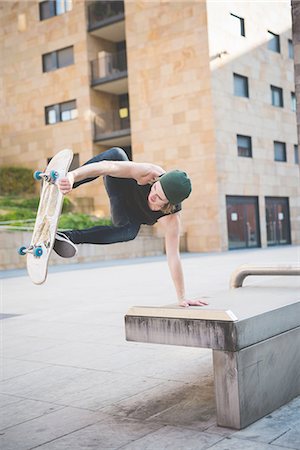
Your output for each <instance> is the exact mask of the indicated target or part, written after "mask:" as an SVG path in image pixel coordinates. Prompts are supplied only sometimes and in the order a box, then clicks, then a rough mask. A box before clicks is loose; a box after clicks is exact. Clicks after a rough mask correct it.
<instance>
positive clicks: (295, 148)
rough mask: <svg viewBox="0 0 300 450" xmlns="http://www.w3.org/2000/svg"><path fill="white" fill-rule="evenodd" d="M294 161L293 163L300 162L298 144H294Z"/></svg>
mask: <svg viewBox="0 0 300 450" xmlns="http://www.w3.org/2000/svg"><path fill="white" fill-rule="evenodd" d="M294 161H295V164H298V165H299V164H300V155H299V146H298V144H294Z"/></svg>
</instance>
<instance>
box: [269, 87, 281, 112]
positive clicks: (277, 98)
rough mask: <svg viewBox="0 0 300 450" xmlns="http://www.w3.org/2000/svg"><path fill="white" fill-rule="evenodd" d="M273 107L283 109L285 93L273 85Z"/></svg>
mask: <svg viewBox="0 0 300 450" xmlns="http://www.w3.org/2000/svg"><path fill="white" fill-rule="evenodd" d="M271 97H272V105H273V106H277V107H279V108H283V92H282V88H280V87H277V86H272V85H271Z"/></svg>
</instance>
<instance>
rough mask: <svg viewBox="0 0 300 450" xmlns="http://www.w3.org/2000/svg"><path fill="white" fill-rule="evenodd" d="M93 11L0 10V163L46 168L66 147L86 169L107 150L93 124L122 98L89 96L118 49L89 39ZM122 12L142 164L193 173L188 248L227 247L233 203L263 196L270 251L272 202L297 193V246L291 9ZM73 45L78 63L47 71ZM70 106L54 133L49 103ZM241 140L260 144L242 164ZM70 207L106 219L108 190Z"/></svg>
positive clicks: (92, 190) (97, 188) (138, 6)
mask: <svg viewBox="0 0 300 450" xmlns="http://www.w3.org/2000/svg"><path fill="white" fill-rule="evenodd" d="M86 6H87V3H86V2H84V1H83V0H75V1H73V9H72V11H70V12H68V13H65V14H62V15H61V16H56V17H53V18H50V19H47V20H44V21H40V20H39V11H38V1H36V0H35V1H21V2H0V27H1V28H0V30H1V31H0V45H1V48H2V56H1V60H2V61H3V64H1V65H0V75H1V77H0V78H1V83H0V96H1V98H2V101H3V108H1V111H0V114H1V116H0V119H1V124H0V133H1V136H0V149H1V152H0V165H7V164H14V163H15V164H18V165H20V164H22V165H25V166H27V167H30V168H32V170H36V169H40V168H44V167H45V163H46V159H47V157H51V156H53V155H54V154H55V153H56V152H57V151H59V150H60V149H62V148H64V147H71V148H72V149H73V151H74V153H79V155H80V163H83V162H85V161H86V160H88V159H89V158H91V157H92V155H94V154H96V153H98V152H101V151H103V150H104V149H105V148H106V147H104V146H100V145H95V144H93V142H92V131H93V130H92V119H93V115H94V114H96V113H98V112H100V111H103V110H107V109H108V110H109V109H113V108H115V103H114V97H113V96H111V95H110V94H105V93H100V92H97V91H95V90H94V89H91V88H90V61H91V60H92V59H94V58H96V56H97V52H98V51H99V50H100V49H106V50H109V51H110V50H113V48H114V44H111V43H109V42H107V41H105V40H103V39H97V38H95V37H93V36H92V35H90V34H89V33H87V20H86ZM230 12H233V13H235V14H237V15H240V16H241V17H244V18H245V20H246V33H247V37H246V38H243V37H239V36H237V35H236V34H234V32H233V27H232V26H231V24H230V23H229V22H228V17H230V16H229V13H230ZM20 15H24V16H25V22H26V27H25V29H24V31H21V30H19V29H18V17H19V16H20ZM24 16H23V19H22V20H24ZM125 16H126V21H125V25H126V45H127V56H128V82H129V98H130V116H131V126H132V151H133V159H134V160H135V161H140V162H141V161H149V162H154V163H156V164H160V165H162V167H164V168H165V169H166V170H168V169H171V168H177V167H178V168H181V169H183V170H186V171H187V172H188V173H189V175H190V176H191V178H192V182H193V193H192V195H191V197H190V198H189V199H188V200H186V201H185V202H184V204H183V212H182V216H183V232H186V233H187V249H188V250H189V251H218V250H222V249H227V245H228V243H227V224H226V205H225V196H226V195H253V196H258V197H259V210H260V224H261V238H262V244H263V245H264V246H265V245H266V230H265V228H266V226H265V205H264V197H265V196H280V197H283V196H286V197H289V199H290V213H291V226H292V242H293V243H297V242H298V243H299V242H300V195H299V193H300V192H299V165H298V166H297V165H296V164H294V155H293V145H294V144H296V143H297V132H296V118H295V113H293V112H291V111H290V92H291V91H294V79H293V61H292V60H290V59H289V58H288V54H287V39H288V38H290V37H291V30H290V28H291V20H290V11H289V8H288V2H285V1H283V2H275V1H274V2H272V3H267V2H266V3H264V2H230V1H226V2H213V1H211V0H208V2H205V1H197V2H196V1H194V0H191V1H190V0H184V1H177V0H175V1H161V0H152V1H148V0H138V1H135V0H134V1H133V0H125ZM258 19H259V20H258ZM267 30H270V31H273V32H275V33H280V34H281V44H282V53H281V54H280V55H278V54H275V53H273V52H271V51H269V50H267V49H266V31H267ZM69 45H74V56H75V64H74V65H72V66H69V67H66V68H62V69H59V70H56V71H54V72H49V73H43V72H42V54H44V53H47V52H50V51H52V50H57V49H59V48H63V47H66V46H69ZM225 50H226V51H227V52H228V54H227V55H224V56H222V57H221V58H219V57H215V56H216V55H217V54H218V53H220V52H222V51H225ZM296 51H297V48H296ZM287 68H288V72H287ZM233 72H237V73H241V74H243V75H246V76H248V77H249V82H250V86H249V88H250V99H243V98H237V97H234V96H233V75H232V74H233ZM270 84H274V85H276V86H280V87H282V88H283V89H284V102H285V108H284V109H281V108H280V109H277V108H274V107H273V106H271V105H270V97H271V94H270ZM72 99H76V100H77V108H78V118H77V119H75V120H73V121H69V122H64V123H58V124H55V125H48V126H46V125H45V116H44V107H45V106H48V105H52V104H55V103H60V102H63V101H68V100H72ZM237 133H239V134H245V135H250V136H252V144H253V158H252V159H248V158H238V157H237V149H236V134H237ZM274 140H280V141H284V142H286V143H287V152H288V161H287V163H278V162H274V160H273V159H274V157H273V141H274ZM71 199H73V200H75V201H77V203H78V204H79V205H85V206H84V208H85V209H88V208H90V205H92V204H93V205H94V206H93V207H94V211H93V212H94V213H95V212H96V213H97V214H98V215H101V216H104V215H108V213H109V207H108V202H107V197H106V194H105V191H104V188H103V186H102V184H101V183H100V182H93V183H91V184H89V185H86V186H83V187H81V188H80V189H78V190H75V191H74V193H72V195H71ZM91 199H92V200H93V201H92V202H91Z"/></svg>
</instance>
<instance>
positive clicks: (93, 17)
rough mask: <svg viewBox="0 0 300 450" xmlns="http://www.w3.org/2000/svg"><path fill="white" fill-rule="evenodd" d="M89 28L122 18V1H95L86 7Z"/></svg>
mask: <svg viewBox="0 0 300 450" xmlns="http://www.w3.org/2000/svg"><path fill="white" fill-rule="evenodd" d="M88 18H89V30H94V29H96V28H99V27H104V26H106V25H110V24H111V23H114V22H118V21H120V20H124V1H115V0H114V1H96V2H94V3H92V4H91V5H89V8H88Z"/></svg>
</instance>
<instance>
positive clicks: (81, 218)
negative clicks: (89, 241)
mask: <svg viewBox="0 0 300 450" xmlns="http://www.w3.org/2000/svg"><path fill="white" fill-rule="evenodd" d="M98 225H111V220H110V219H95V218H93V217H91V216H88V215H87V214H78V213H77V214H72V213H69V214H62V215H61V216H60V219H59V223H58V228H60V229H64V230H66V229H74V230H84V229H85V228H91V227H95V226H98Z"/></svg>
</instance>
